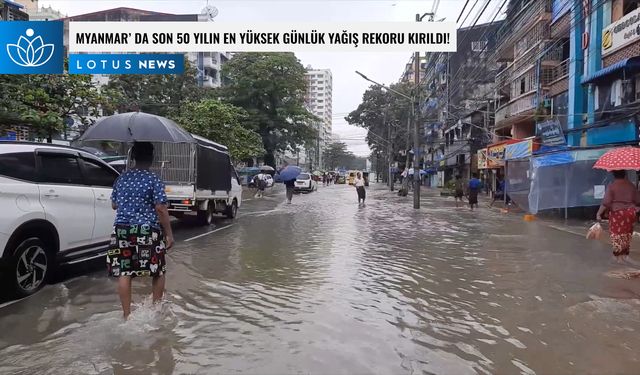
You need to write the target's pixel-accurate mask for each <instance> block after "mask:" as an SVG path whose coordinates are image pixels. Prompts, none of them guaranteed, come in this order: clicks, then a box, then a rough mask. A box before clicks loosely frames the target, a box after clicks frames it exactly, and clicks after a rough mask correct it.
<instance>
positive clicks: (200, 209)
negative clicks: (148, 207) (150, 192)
mask: <svg viewBox="0 0 640 375" xmlns="http://www.w3.org/2000/svg"><path fill="white" fill-rule="evenodd" d="M193 138H194V139H195V141H196V142H194V143H158V144H154V146H155V155H154V163H153V166H152V167H151V169H152V170H153V171H154V172H155V173H157V174H158V175H159V176H160V177H161V178H162V180H163V181H164V182H165V184H166V193H167V198H168V200H169V213H170V214H171V215H173V216H175V217H177V218H182V217H183V216H184V214H185V213H188V212H196V214H197V217H198V221H199V222H200V224H202V225H210V224H211V223H212V221H213V215H215V214H223V215H225V216H227V217H228V218H230V219H233V218H235V217H236V214H237V212H238V208H239V207H240V206H241V205H242V186H241V185H240V179H239V177H238V174H237V172H236V170H235V168H234V167H233V165H232V164H231V158H230V156H229V150H228V148H227V147H226V146H223V145H221V144H218V143H215V142H212V141H210V140H208V139H205V138H202V137H199V136H196V135H193Z"/></svg>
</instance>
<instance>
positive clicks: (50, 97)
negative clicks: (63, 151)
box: [0, 74, 106, 142]
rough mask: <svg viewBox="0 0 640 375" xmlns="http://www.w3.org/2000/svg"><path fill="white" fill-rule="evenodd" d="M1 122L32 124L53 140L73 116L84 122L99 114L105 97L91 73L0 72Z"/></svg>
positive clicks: (89, 121)
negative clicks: (11, 73)
mask: <svg viewBox="0 0 640 375" xmlns="http://www.w3.org/2000/svg"><path fill="white" fill-rule="evenodd" d="M0 87H2V88H3V90H2V91H1V92H0V124H2V125H29V126H31V129H32V131H33V133H34V134H35V135H36V136H37V137H40V138H47V139H48V141H49V142H51V140H52V137H53V135H54V134H57V133H60V132H61V131H62V130H63V129H64V122H65V120H66V118H68V117H70V116H73V117H76V118H78V119H80V121H81V122H82V124H84V125H89V124H90V123H91V120H90V117H92V116H97V114H98V109H99V108H100V106H101V105H102V104H103V103H105V101H106V100H105V98H104V97H103V96H102V95H101V93H100V92H99V91H98V89H97V87H96V85H95V83H94V82H92V80H91V76H90V75H77V74H60V75H56V74H34V75H0Z"/></svg>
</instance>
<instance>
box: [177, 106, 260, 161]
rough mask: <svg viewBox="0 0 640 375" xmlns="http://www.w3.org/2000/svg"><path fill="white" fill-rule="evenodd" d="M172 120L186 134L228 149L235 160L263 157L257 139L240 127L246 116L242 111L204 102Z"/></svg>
mask: <svg viewBox="0 0 640 375" xmlns="http://www.w3.org/2000/svg"><path fill="white" fill-rule="evenodd" d="M172 117H173V120H174V121H176V122H177V123H178V124H180V125H181V126H182V127H184V128H185V129H186V130H187V131H189V132H191V133H194V134H197V135H199V136H201V137H204V138H207V139H210V140H212V141H214V142H218V143H221V144H223V145H225V146H227V147H228V148H229V152H230V153H231V157H232V158H233V159H235V160H246V159H250V158H252V157H256V156H260V155H263V154H264V147H263V146H262V139H261V138H260V136H259V135H258V134H257V133H256V132H254V131H252V130H250V129H248V128H246V127H244V126H243V125H244V122H245V121H246V120H247V117H248V116H247V113H246V112H245V111H244V110H243V109H241V108H238V107H235V106H232V105H230V104H226V103H222V102H220V101H218V100H215V99H207V100H203V101H200V102H196V103H187V104H185V105H184V106H183V107H182V108H181V109H180V111H179V113H178V114H176V115H174V116H172Z"/></svg>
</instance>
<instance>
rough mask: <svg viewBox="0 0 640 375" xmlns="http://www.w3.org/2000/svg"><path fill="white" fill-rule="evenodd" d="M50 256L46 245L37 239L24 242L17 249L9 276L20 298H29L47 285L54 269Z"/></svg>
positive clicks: (12, 259)
mask: <svg viewBox="0 0 640 375" xmlns="http://www.w3.org/2000/svg"><path fill="white" fill-rule="evenodd" d="M49 254H50V253H48V252H47V249H46V246H45V244H44V243H43V242H42V241H41V240H40V239H38V238H35V237H34V238H28V239H26V240H24V241H22V242H21V243H20V244H19V245H18V247H16V249H15V251H14V255H13V257H12V258H11V261H10V268H9V272H8V276H9V277H10V280H9V281H10V282H11V286H12V287H13V288H12V289H13V290H14V292H15V293H16V295H17V296H18V297H26V296H29V295H31V294H33V293H35V292H37V291H38V290H40V289H41V288H42V287H43V286H44V285H45V284H46V281H47V279H48V278H49V274H50V271H51V269H52V268H53V267H52V265H53V264H52V259H51V257H50V255H49Z"/></svg>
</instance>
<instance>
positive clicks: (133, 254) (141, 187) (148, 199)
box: [107, 142, 174, 320]
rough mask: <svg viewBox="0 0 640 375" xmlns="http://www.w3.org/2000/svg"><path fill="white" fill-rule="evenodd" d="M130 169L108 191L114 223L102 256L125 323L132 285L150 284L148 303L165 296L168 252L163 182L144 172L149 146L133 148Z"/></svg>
mask: <svg viewBox="0 0 640 375" xmlns="http://www.w3.org/2000/svg"><path fill="white" fill-rule="evenodd" d="M131 158H132V159H133V160H134V161H135V166H134V168H133V169H130V170H128V171H126V172H125V173H123V174H122V175H120V177H118V179H117V180H116V182H115V183H114V185H113V192H112V194H111V206H112V207H113V209H114V210H116V219H115V223H114V228H113V234H112V236H111V246H110V250H109V251H108V252H107V268H108V272H109V275H110V276H113V277H117V278H118V294H119V296H120V302H121V304H122V312H123V316H124V319H125V320H126V319H127V318H128V317H129V314H131V279H132V278H134V277H137V276H150V277H152V278H153V283H152V285H153V287H152V289H153V302H154V303H155V302H159V301H160V300H161V299H162V296H163V294H164V285H165V272H166V262H165V252H166V251H167V250H168V249H170V248H171V247H172V246H173V242H174V241H173V232H172V230H171V223H170V219H169V211H168V210H167V195H166V194H165V191H164V189H165V186H164V183H163V182H162V180H160V178H159V177H158V176H156V175H155V174H154V173H153V172H151V171H149V168H150V167H151V164H152V162H153V145H152V144H151V143H149V142H136V143H134V145H133V147H132V148H131Z"/></svg>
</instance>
